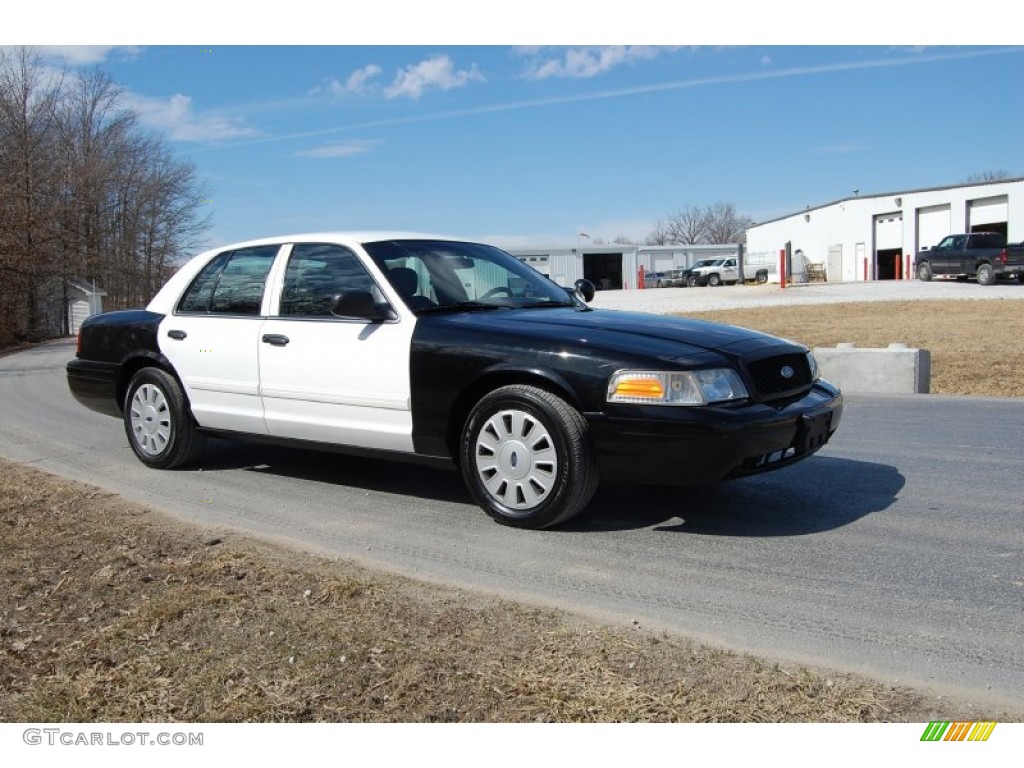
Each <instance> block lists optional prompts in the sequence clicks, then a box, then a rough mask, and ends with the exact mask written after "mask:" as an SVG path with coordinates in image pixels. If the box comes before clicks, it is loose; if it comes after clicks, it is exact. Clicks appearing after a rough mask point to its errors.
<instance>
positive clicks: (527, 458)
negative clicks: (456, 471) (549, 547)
mask: <svg viewBox="0 0 1024 768" xmlns="http://www.w3.org/2000/svg"><path fill="white" fill-rule="evenodd" d="M473 456H474V461H475V465H476V472H477V476H478V477H479V478H480V482H481V483H483V486H484V488H485V489H486V490H487V493H488V494H490V496H491V497H492V498H493V499H494V500H495V501H497V502H498V503H500V504H503V505H504V506H506V507H508V508H510V509H516V510H528V509H532V508H534V507H536V506H537V505H538V504H541V503H542V502H543V501H544V500H545V499H546V498H547V497H548V495H550V493H551V491H552V489H553V488H554V486H555V479H556V478H557V477H558V455H557V453H556V452H555V444H554V441H552V439H551V434H550V433H549V432H548V430H547V427H545V426H544V424H543V423H542V422H541V421H539V420H538V419H536V418H535V417H534V416H532V415H531V414H529V413H526V412H525V411H518V410H505V411H499V412H498V413H495V414H494V415H492V416H491V417H490V418H488V419H487V421H486V423H485V424H484V425H483V427H482V428H481V430H480V432H479V434H478V435H477V438H476V445H475V446H474V450H473Z"/></svg>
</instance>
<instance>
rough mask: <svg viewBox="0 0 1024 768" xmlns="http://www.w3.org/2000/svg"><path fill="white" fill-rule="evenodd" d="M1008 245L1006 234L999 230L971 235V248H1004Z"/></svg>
mask: <svg viewBox="0 0 1024 768" xmlns="http://www.w3.org/2000/svg"><path fill="white" fill-rule="evenodd" d="M1004 245H1006V235H1001V234H999V233H998V232H991V233H986V234H983V235H971V248H1002V247H1003V246H1004Z"/></svg>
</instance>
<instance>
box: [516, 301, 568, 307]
mask: <svg viewBox="0 0 1024 768" xmlns="http://www.w3.org/2000/svg"><path fill="white" fill-rule="evenodd" d="M575 306H576V304H575V303H574V302H571V301H532V302H530V303H529V304H520V305H519V306H518V307H517V309H538V308H540V307H562V308H563V309H564V308H566V307H575Z"/></svg>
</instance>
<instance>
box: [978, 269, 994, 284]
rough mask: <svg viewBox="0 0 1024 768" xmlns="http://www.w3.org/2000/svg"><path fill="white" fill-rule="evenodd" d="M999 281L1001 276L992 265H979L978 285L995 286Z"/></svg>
mask: <svg viewBox="0 0 1024 768" xmlns="http://www.w3.org/2000/svg"><path fill="white" fill-rule="evenodd" d="M998 280H999V275H997V274H996V271H995V270H994V269H992V265H991V264H979V265H978V285H995V284H996V282H997V281H998Z"/></svg>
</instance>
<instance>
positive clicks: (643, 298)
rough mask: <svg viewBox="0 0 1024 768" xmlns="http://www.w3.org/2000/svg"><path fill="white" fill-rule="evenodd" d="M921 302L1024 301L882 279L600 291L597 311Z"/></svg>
mask: <svg viewBox="0 0 1024 768" xmlns="http://www.w3.org/2000/svg"><path fill="white" fill-rule="evenodd" d="M922 299H994V300H996V299H1024V285H1022V284H1021V283H1015V282H1012V281H1011V282H1007V283H1000V284H998V285H992V286H987V287H986V286H982V285H978V284H977V283H970V282H968V283H960V282H956V281H951V280H936V281H934V282H930V283H923V282H920V281H918V280H909V281H904V280H879V281H876V282H864V283H804V284H799V283H798V284H795V285H791V286H789V287H787V288H785V289H782V288H780V287H779V286H778V285H777V284H768V285H735V286H720V287H717V288H651V289H647V290H628V291H598V293H597V295H596V296H595V297H594V301H593V302H591V306H593V307H594V308H596V309H628V310H636V311H641V312H653V313H655V314H668V313H670V312H704V311H707V310H714V309H738V308H741V307H772V306H785V305H793V304H832V303H838V302H853V301H919V300H922Z"/></svg>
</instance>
